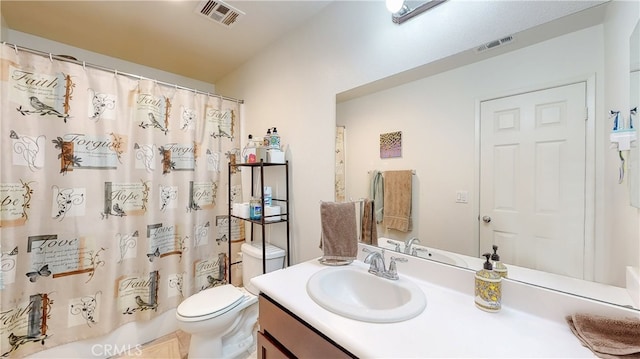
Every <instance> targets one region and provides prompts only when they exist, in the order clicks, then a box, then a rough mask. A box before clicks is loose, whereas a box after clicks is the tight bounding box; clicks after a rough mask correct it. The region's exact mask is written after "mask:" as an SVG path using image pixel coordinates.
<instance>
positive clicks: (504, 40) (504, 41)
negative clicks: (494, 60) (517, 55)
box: [476, 35, 513, 52]
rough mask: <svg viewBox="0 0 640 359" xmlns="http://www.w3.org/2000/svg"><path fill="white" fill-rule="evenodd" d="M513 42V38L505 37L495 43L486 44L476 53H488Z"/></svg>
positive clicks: (494, 41)
mask: <svg viewBox="0 0 640 359" xmlns="http://www.w3.org/2000/svg"><path fill="white" fill-rule="evenodd" d="M511 41H513V36H511V35H509V36H507V37H503V38H502V39H499V40H493V41H489V42H487V43H486V44H484V45H482V46H479V47H478V48H477V49H476V52H482V51H486V50H490V49H493V48H496V47H498V46H501V45H504V44H508V43H510V42H511Z"/></svg>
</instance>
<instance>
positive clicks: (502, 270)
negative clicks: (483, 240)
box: [491, 244, 507, 278]
mask: <svg viewBox="0 0 640 359" xmlns="http://www.w3.org/2000/svg"><path fill="white" fill-rule="evenodd" d="M491 265H493V270H494V271H495V272H496V273H498V274H499V275H500V276H501V277H502V278H507V266H505V265H504V263H502V262H500V256H499V255H498V246H496V245H495V244H494V245H493V254H492V255H491Z"/></svg>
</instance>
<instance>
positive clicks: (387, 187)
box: [384, 170, 413, 232]
mask: <svg viewBox="0 0 640 359" xmlns="http://www.w3.org/2000/svg"><path fill="white" fill-rule="evenodd" d="M412 176H413V173H412V172H411V171H410V170H406V171H385V172H384V226H385V228H387V229H397V230H399V231H402V232H409V231H410V230H411V180H412Z"/></svg>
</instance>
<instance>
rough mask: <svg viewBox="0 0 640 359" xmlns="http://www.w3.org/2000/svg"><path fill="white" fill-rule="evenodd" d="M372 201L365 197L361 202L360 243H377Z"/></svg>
mask: <svg viewBox="0 0 640 359" xmlns="http://www.w3.org/2000/svg"><path fill="white" fill-rule="evenodd" d="M374 210H375V208H374V203H373V201H372V200H370V199H365V200H364V202H363V204H362V239H361V241H362V243H367V244H373V245H377V244H378V229H377V228H376V227H377V225H376V221H375V213H374Z"/></svg>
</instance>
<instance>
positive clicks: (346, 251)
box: [320, 202, 358, 261]
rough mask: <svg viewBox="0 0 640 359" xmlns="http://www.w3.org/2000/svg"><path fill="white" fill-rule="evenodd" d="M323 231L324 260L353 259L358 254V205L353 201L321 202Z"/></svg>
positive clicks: (321, 239) (321, 246)
mask: <svg viewBox="0 0 640 359" xmlns="http://www.w3.org/2000/svg"><path fill="white" fill-rule="evenodd" d="M320 220H321V224H322V233H321V235H320V248H322V250H323V252H324V256H323V257H322V259H323V260H324V261H352V260H354V259H356V255H357V254H358V226H357V224H356V205H355V203H353V202H345V203H337V202H322V203H321V204H320Z"/></svg>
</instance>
